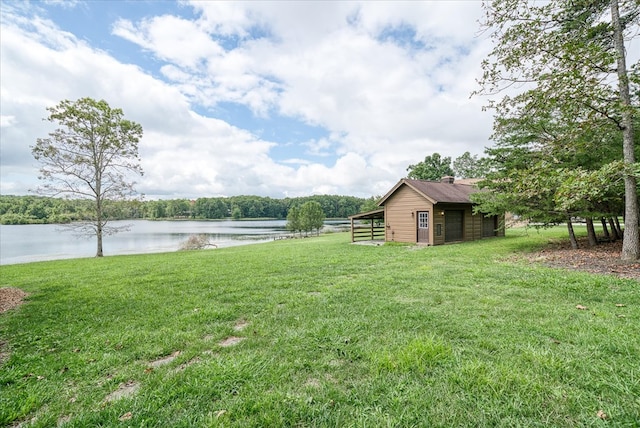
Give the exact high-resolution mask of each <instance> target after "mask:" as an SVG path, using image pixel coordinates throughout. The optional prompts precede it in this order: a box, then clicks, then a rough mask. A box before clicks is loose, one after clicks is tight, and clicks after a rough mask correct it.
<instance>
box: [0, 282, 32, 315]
mask: <svg viewBox="0 0 640 428" xmlns="http://www.w3.org/2000/svg"><path fill="white" fill-rule="evenodd" d="M28 295H29V294H27V293H25V292H24V291H22V290H20V289H19V288H13V287H2V288H0V314H1V313H4V312H7V311H8V310H11V309H14V308H17V307H18V306H20V305H21V304H22V302H23V300H24V298H25V297H27V296H28Z"/></svg>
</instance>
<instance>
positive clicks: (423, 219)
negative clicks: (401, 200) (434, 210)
mask: <svg viewBox="0 0 640 428" xmlns="http://www.w3.org/2000/svg"><path fill="white" fill-rule="evenodd" d="M418 242H420V243H426V244H428V243H429V212H428V211H418Z"/></svg>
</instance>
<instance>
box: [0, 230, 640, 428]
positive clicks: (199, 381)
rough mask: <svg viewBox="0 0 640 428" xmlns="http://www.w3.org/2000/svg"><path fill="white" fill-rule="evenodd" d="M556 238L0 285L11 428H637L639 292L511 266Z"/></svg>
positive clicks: (176, 263) (108, 269)
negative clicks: (11, 292)
mask: <svg viewBox="0 0 640 428" xmlns="http://www.w3.org/2000/svg"><path fill="white" fill-rule="evenodd" d="M582 233H584V232H582ZM564 236H566V232H565V231H564V230H558V229H550V230H546V231H543V232H541V233H535V232H533V233H532V232H531V231H525V230H513V229H511V230H509V231H508V236H507V237H506V238H504V239H491V240H481V241H476V242H471V243H467V244H460V245H446V246H438V247H428V248H418V247H414V246H409V247H407V246H399V245H383V246H378V247H374V246H361V245H350V244H349V234H348V233H347V234H345V233H335V234H329V235H322V236H321V237H319V238H317V239H298V240H282V241H275V242H270V243H265V244H259V245H247V246H238V247H230V248H224V249H217V250H205V251H183V252H174V253H166V254H155V255H136V256H117V257H106V258H103V259H91V258H90V259H78V260H60V261H55V262H42V263H30V264H23V265H10V266H0V288H2V287H7V286H10V287H17V288H20V289H23V290H25V291H27V292H29V293H30V295H29V296H28V297H27V299H26V303H25V304H24V305H23V306H21V307H20V308H18V309H14V310H10V311H8V312H5V313H3V314H0V331H2V345H0V346H1V347H2V348H1V351H0V354H2V358H1V360H2V361H1V362H0V365H1V366H0V425H2V426H17V425H19V424H23V425H25V424H26V425H29V426H31V427H34V428H38V427H51V426H58V425H65V426H72V427H86V426H96V427H97V426H102V427H106V426H119V425H123V426H136V427H139V426H153V427H162V426H176V427H195V426H226V427H261V426H267V427H268V426H288V427H293V426H314V427H355V426H370V427H379V426H397V427H413V426H415V427H422V426H438V427H449V426H461V427H475V426H484V427H490V426H518V427H541V426H553V427H575V426H598V425H611V426H629V427H631V426H635V425H637V421H638V420H640V408H639V407H638V397H639V396H640V384H639V383H638V382H637V378H636V377H635V375H636V373H637V370H638V361H637V360H638V359H637V356H638V355H640V331H639V330H638V320H639V319H640V294H639V293H638V284H637V282H636V281H634V280H623V279H618V278H616V277H612V276H604V275H592V274H587V273H581V272H575V271H567V270H560V269H550V268H547V267H544V266H542V265H539V264H532V263H529V262H518V261H517V257H514V256H517V255H518V253H519V252H530V251H532V250H536V249H539V248H541V247H542V246H544V245H545V244H546V243H548V242H549V241H550V240H557V239H558V238H560V237H564ZM576 305H582V306H584V307H587V308H588V309H587V310H578V309H576ZM621 305H624V306H621ZM230 337H236V338H240V339H242V341H240V342H239V343H237V344H236V345H235V346H224V345H223V344H225V343H228V342H224V341H225V339H229V338H230ZM127 386H129V388H127ZM115 391H119V392H120V393H121V394H122V397H121V398H110V399H107V397H113V396H112V395H111V394H113V393H114V392H115ZM127 393H128V395H127ZM600 410H601V411H602V412H604V413H606V414H607V415H608V417H607V420H601V419H599V417H598V411H600ZM120 419H122V420H120Z"/></svg>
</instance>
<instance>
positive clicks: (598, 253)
mask: <svg viewBox="0 0 640 428" xmlns="http://www.w3.org/2000/svg"><path fill="white" fill-rule="evenodd" d="M578 244H579V246H580V248H578V249H577V250H574V249H572V248H571V243H570V242H569V241H564V240H563V241H557V242H552V243H551V244H550V245H548V246H547V247H546V248H544V249H543V250H541V251H538V252H535V253H531V254H528V255H527V256H526V258H527V259H528V260H529V261H531V262H534V263H542V264H543V265H545V266H549V267H554V268H563V269H570V270H579V271H585V272H590V273H598V274H605V275H614V276H617V277H620V278H628V279H635V280H638V281H640V262H637V263H627V262H623V261H621V260H620V255H621V253H622V241H616V242H605V243H601V244H600V245H597V246H595V247H589V246H588V242H587V240H586V239H584V240H580V241H579V242H578Z"/></svg>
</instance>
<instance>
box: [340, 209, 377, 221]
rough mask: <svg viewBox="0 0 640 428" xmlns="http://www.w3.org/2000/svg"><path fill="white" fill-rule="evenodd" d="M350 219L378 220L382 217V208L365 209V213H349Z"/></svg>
mask: <svg viewBox="0 0 640 428" xmlns="http://www.w3.org/2000/svg"><path fill="white" fill-rule="evenodd" d="M349 218H350V219H351V220H380V219H384V208H380V209H377V210H373V211H367V212H365V213H359V214H354V215H350V216H349Z"/></svg>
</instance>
